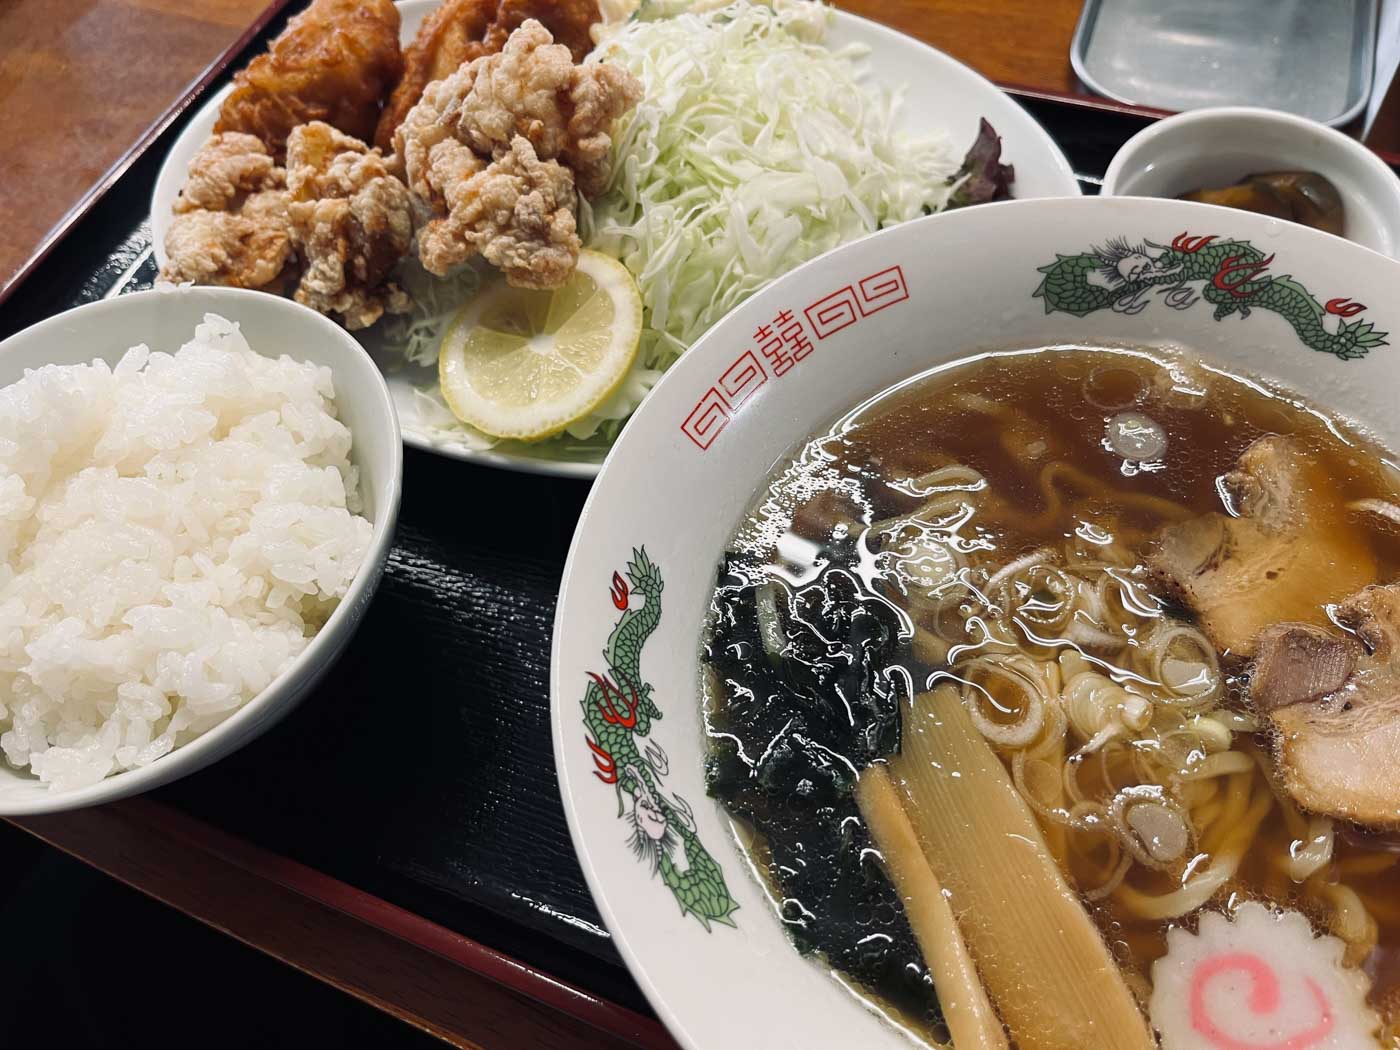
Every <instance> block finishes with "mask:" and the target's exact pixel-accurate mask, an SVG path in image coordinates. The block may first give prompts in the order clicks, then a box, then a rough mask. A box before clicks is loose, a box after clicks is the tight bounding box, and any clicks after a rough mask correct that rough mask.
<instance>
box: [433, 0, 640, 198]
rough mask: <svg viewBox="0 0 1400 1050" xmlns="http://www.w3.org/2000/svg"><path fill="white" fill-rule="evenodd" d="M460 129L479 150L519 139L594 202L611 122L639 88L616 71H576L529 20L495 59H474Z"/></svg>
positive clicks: (603, 181) (605, 67)
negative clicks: (565, 171)
mask: <svg viewBox="0 0 1400 1050" xmlns="http://www.w3.org/2000/svg"><path fill="white" fill-rule="evenodd" d="M471 69H472V71H473V82H472V88H471V91H470V93H469V94H468V95H466V97H465V98H463V100H462V112H461V116H460V117H459V118H458V129H459V132H460V133H462V134H464V135H465V137H466V140H467V141H468V142H469V143H470V144H471V146H472V148H473V149H474V150H476V152H478V153H492V152H494V151H495V150H497V149H500V148H502V147H504V146H506V145H507V144H508V143H509V142H510V141H511V139H512V138H514V137H515V136H516V135H524V136H525V137H526V138H527V139H529V140H530V144H531V145H532V146H534V147H535V152H536V153H538V154H539V155H540V156H541V157H544V158H545V159H546V160H555V159H558V160H560V161H562V162H563V163H564V164H565V165H566V166H568V167H569V168H572V169H573V172H574V179H575V181H576V182H577V184H578V189H579V192H580V193H582V194H583V195H584V196H585V197H595V196H597V195H598V194H599V193H601V192H602V191H603V189H604V188H605V187H606V185H607V181H608V150H609V149H610V147H611V146H612V139H611V138H610V137H609V135H608V131H609V129H610V128H611V127H612V122H613V121H614V120H615V119H617V118H618V117H620V116H622V114H624V113H626V112H627V111H628V110H629V109H631V108H632V107H633V106H635V105H636V104H637V100H638V99H640V98H641V97H642V86H641V84H640V82H638V80H637V78H636V77H634V76H633V75H632V74H631V73H629V72H627V70H625V69H623V68H622V67H621V66H617V65H609V64H607V63H604V62H598V63H594V64H593V65H588V66H576V65H574V62H573V57H572V56H571V55H570V54H569V50H568V49H567V48H565V47H563V46H562V45H559V44H555V43H554V42H553V40H552V39H551V38H550V35H549V30H547V29H545V28H544V26H542V25H540V24H539V23H538V22H527V23H526V24H525V25H523V26H521V27H520V29H518V30H517V31H516V32H515V33H513V34H512V35H511V38H510V40H509V41H508V42H507V43H506V46H505V48H504V49H503V50H502V51H501V53H500V54H499V55H495V56H493V57H491V58H488V59H484V60H482V61H479V62H473V63H472V66H471Z"/></svg>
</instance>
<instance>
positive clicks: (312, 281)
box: [287, 121, 413, 331]
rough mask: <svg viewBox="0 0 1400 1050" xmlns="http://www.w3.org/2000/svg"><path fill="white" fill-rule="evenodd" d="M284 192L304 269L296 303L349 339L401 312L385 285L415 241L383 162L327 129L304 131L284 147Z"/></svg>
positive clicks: (397, 295) (401, 301)
mask: <svg viewBox="0 0 1400 1050" xmlns="http://www.w3.org/2000/svg"><path fill="white" fill-rule="evenodd" d="M287 186H288V189H289V190H290V191H291V204H290V205H289V207H288V211H289V213H290V216H291V225H292V239H293V242H294V244H295V246H296V248H297V250H298V251H299V253H300V255H301V258H302V261H303V263H304V265H305V269H304V270H303V272H302V275H301V282H300V284H298V286H297V289H296V292H295V293H294V297H295V299H296V301H297V302H299V303H301V304H303V305H305V306H309V307H311V308H312V309H313V310H317V311H319V312H321V313H323V314H337V315H339V316H340V317H341V319H342V321H343V323H344V325H345V327H346V328H349V329H351V330H352V331H353V330H354V329H357V328H367V327H369V326H370V325H372V324H374V322H375V321H377V320H379V318H380V316H381V315H383V314H384V312H385V311H386V310H387V311H388V312H390V313H403V312H405V311H407V310H408V309H409V306H410V303H409V299H408V296H407V295H406V294H405V293H404V292H403V290H402V289H400V288H399V287H398V286H397V285H395V284H393V283H392V282H390V281H389V280H388V277H389V274H390V272H391V271H392V270H393V268H394V266H395V265H396V264H397V263H398V261H399V259H401V258H402V257H403V256H404V254H405V253H406V252H407V251H408V249H409V245H410V243H411V242H412V239H413V221H412V215H411V205H410V198H409V193H408V187H406V186H405V185H404V184H403V183H402V182H400V181H399V180H398V179H397V178H395V177H394V175H393V174H392V173H391V172H390V170H389V166H388V162H387V161H386V160H385V158H384V156H383V155H382V154H381V153H380V152H379V151H378V150H377V149H370V148H369V147H368V146H366V145H365V144H364V143H363V142H361V141H360V140H358V139H355V138H351V137H350V136H348V135H344V134H342V133H341V132H339V131H337V130H336V129H335V128H333V127H331V126H330V125H329V124H325V123H321V122H320V121H316V122H313V123H311V124H304V125H302V126H301V127H298V128H296V129H295V130H294V131H293V132H292V134H291V137H290V138H288V140H287Z"/></svg>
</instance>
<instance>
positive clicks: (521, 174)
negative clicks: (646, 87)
mask: <svg viewBox="0 0 1400 1050" xmlns="http://www.w3.org/2000/svg"><path fill="white" fill-rule="evenodd" d="M640 97H641V84H640V83H639V82H638V81H637V79H636V78H635V77H633V76H632V75H631V74H630V73H628V72H627V71H626V70H624V69H622V68H620V67H617V66H612V65H609V64H607V63H593V64H589V65H584V66H576V65H574V63H573V60H572V56H571V55H570V53H569V49H568V48H566V47H564V46H562V45H560V44H555V43H553V42H552V40H551V37H550V34H549V31H548V30H547V29H545V28H544V26H542V25H540V23H539V22H536V21H533V20H531V21H527V22H526V23H525V24H524V25H522V26H521V27H520V28H519V29H517V30H516V31H515V32H514V33H512V34H511V37H510V40H509V41H507V43H506V46H505V48H504V49H503V50H502V51H501V52H500V53H499V54H495V55H488V56H486V57H484V58H479V59H477V60H475V61H474V62H472V63H470V64H469V65H466V66H463V67H462V68H461V69H459V70H457V72H455V73H453V74H452V75H450V76H448V77H445V78H444V79H442V80H438V81H434V82H433V83H432V84H429V85H428V88H427V90H425V91H424V93H423V98H422V100H421V101H420V102H419V103H418V105H417V106H415V107H414V108H413V109H412V110H411V111H410V113H409V115H408V119H407V120H405V121H404V123H403V125H402V126H401V127H400V128H399V130H398V132H397V133H396V134H395V136H394V141H395V145H396V147H397V153H398V156H399V158H400V160H401V161H402V162H403V164H404V169H405V172H406V174H407V179H408V186H409V189H410V191H411V192H412V194H413V196H414V203H415V210H416V211H417V212H418V214H419V217H420V219H421V220H422V222H421V225H420V229H419V234H418V257H419V260H420V261H421V262H422V263H423V267H424V268H425V269H426V270H428V271H429V272H430V273H436V274H439V275H442V274H446V273H447V272H448V271H449V270H451V269H452V268H453V267H454V266H457V265H459V264H461V263H462V262H464V261H465V260H466V259H468V258H470V257H471V256H472V255H473V254H476V253H480V254H481V255H482V256H483V257H485V258H486V260H487V261H488V262H490V263H492V264H493V265H495V266H498V267H499V268H501V269H502V270H504V271H505V275H506V279H507V280H508V281H509V282H510V283H511V284H514V285H518V286H520V287H526V288H557V287H559V286H560V285H561V284H563V283H564V281H565V280H567V279H568V276H569V274H570V273H572V272H573V269H574V266H575V265H576V264H577V262H578V252H579V239H578V234H577V233H576V231H575V214H574V213H575V209H576V208H577V206H578V191H579V190H582V191H583V192H584V193H585V194H586V195H592V194H595V193H597V192H598V191H600V190H601V189H602V188H603V187H604V186H605V185H606V183H607V178H608V153H609V147H610V144H611V140H610V138H609V131H610V128H611V125H612V122H613V121H614V120H615V119H616V118H617V117H619V116H621V115H622V114H623V113H625V112H626V111H627V110H628V109H630V108H631V107H632V106H633V105H635V104H636V102H637V100H638V99H639V98H640ZM575 165H577V169H575ZM576 171H577V178H576Z"/></svg>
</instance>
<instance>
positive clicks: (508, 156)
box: [418, 135, 580, 288]
mask: <svg viewBox="0 0 1400 1050" xmlns="http://www.w3.org/2000/svg"><path fill="white" fill-rule="evenodd" d="M446 193H447V204H448V207H449V209H450V211H449V213H448V215H447V216H446V217H445V218H441V219H434V220H432V221H430V222H429V223H428V224H427V225H426V226H425V227H423V229H422V230H420V231H419V234H418V255H419V259H420V260H421V262H422V263H423V267H424V269H426V270H427V271H428V272H429V273H435V274H438V275H439V276H441V275H443V274H446V273H447V272H448V271H449V270H451V269H452V267H454V266H457V265H459V264H461V263H463V262H465V261H466V260H467V259H468V258H470V257H471V256H472V255H473V254H474V253H478V252H479V253H480V254H481V256H482V257H483V258H484V259H485V260H486V261H487V262H489V263H490V264H491V265H492V266H494V267H496V268H497V269H499V270H501V271H503V272H504V273H505V276H506V280H507V281H509V282H510V283H511V284H513V285H515V286H516V287H519V288H558V287H559V286H560V285H561V284H563V283H564V282H565V281H566V280H568V277H569V274H571V273H573V271H574V267H575V266H576V265H577V264H578V253H579V247H580V244H579V239H578V233H577V232H576V231H575V228H574V201H575V195H574V178H573V175H572V174H571V173H570V171H569V169H568V168H566V167H564V166H563V165H561V164H560V163H559V162H558V161H554V160H540V159H539V157H538V156H537V155H536V154H535V148H534V147H533V146H531V145H530V143H529V140H527V139H525V138H522V137H520V136H518V135H517V136H516V137H515V139H514V140H512V142H511V144H510V148H509V149H508V150H507V151H506V152H504V153H503V154H502V155H501V157H500V159H499V160H496V161H493V162H492V163H491V164H490V165H489V166H487V167H486V168H484V169H481V170H478V171H476V172H475V173H474V174H472V175H470V176H469V177H468V178H466V179H465V180H458V181H451V182H449V184H448V186H447V190H446Z"/></svg>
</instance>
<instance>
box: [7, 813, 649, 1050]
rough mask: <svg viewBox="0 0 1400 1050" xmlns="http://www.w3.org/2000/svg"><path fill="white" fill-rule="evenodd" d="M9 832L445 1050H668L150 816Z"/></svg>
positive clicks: (599, 1007) (558, 994) (261, 860)
mask: <svg viewBox="0 0 1400 1050" xmlns="http://www.w3.org/2000/svg"><path fill="white" fill-rule="evenodd" d="M12 823H14V824H15V825H16V826H18V827H20V828H23V829H24V830H26V831H28V832H30V833H31V834H33V835H36V836H37V837H39V838H41V839H43V840H44V841H45V842H48V843H49V844H50V845H53V846H55V847H57V848H59V849H61V850H63V851H65V852H67V853H69V854H71V855H73V856H74V857H77V858H78V859H79V860H83V861H85V862H87V863H88V864H91V865H92V866H93V867H95V868H98V869H99V870H101V871H104V872H106V873H107V874H109V875H111V876H113V877H114V878H117V879H119V880H121V881H122V882H124V883H126V884H127V885H129V886H132V887H134V888H135V889H138V890H140V891H141V892H143V893H146V894H148V895H150V896H152V897H154V898H156V899H157V900H161V901H164V902H166V903H167V904H170V905H171V906H173V907H175V908H178V909H179V910H180V911H182V912H185V913H186V914H188V915H190V916H193V917H194V918H196V919H199V920H200V921H202V922H205V923H207V924H208V925H210V926H212V927H214V928H215V929H217V930H221V931H223V932H224V933H227V934H229V935H230V936H232V937H236V938H237V939H238V940H240V941H243V942H244V943H246V944H249V945H251V946H253V947H255V948H258V949H260V950H261V951H264V952H266V953H267V954H269V955H271V956H273V957H275V958H278V959H281V960H283V961H284V962H286V963H288V964H289V965H292V966H295V967H296V968H297V969H299V970H302V971H303V972H305V973H309V974H311V975H312V976H314V977H318V978H320V979H321V980H323V981H326V982H327V983H329V984H332V985H335V986H336V987H338V988H340V989H342V990H343V991H346V992H348V993H350V994H351V995H354V996H357V997H358V998H360V999H363V1000H364V1001H366V1002H368V1003H371V1004H373V1005H375V1006H378V1007H379V1008H381V1009H383V1010H386V1011H388V1012H389V1013H392V1014H394V1015H396V1016H398V1017H400V1018H402V1019H403V1020H405V1021H407V1022H408V1023H410V1024H413V1025H415V1026H416V1027H419V1028H422V1029H424V1030H425V1031H428V1032H431V1033H432V1034H434V1035H436V1036H438V1037H439V1038H441V1039H443V1040H444V1041H446V1042H448V1043H451V1044H452V1045H454V1046H459V1047H463V1048H466V1050H517V1048H521V1047H532V1048H537V1050H585V1048H586V1050H627V1048H631V1050H675V1046H676V1044H675V1043H674V1041H672V1039H671V1038H670V1036H669V1035H667V1034H666V1032H665V1029H664V1028H662V1026H661V1025H660V1024H658V1023H657V1022H656V1021H654V1020H652V1019H651V1018H646V1017H642V1016H640V1015H638V1014H635V1013H633V1012H631V1011H629V1010H625V1009H623V1008H621V1007H618V1006H616V1005H614V1004H612V1003H608V1002H605V1001H602V1000H599V999H597V998H595V997H593V996H591V995H589V994H588V993H586V992H583V991H581V990H579V989H577V988H574V987H571V986H570V985H568V984H566V983H564V982H562V981H558V980H555V979H552V978H548V977H546V976H544V975H542V974H540V973H538V972H537V971H534V970H531V969H530V968H528V967H525V966H523V965H521V964H520V963H518V962H516V961H515V960H514V959H511V958H510V957H509V956H506V955H503V954H501V953H499V952H494V951H492V950H491V949H489V948H486V947H485V946H483V945H481V944H478V943H476V942H474V941H472V940H471V939H469V938H467V937H463V936H461V935H460V934H457V933H454V932H452V931H451V930H448V929H446V928H444V927H441V926H437V925H436V924H434V923H431V922H428V921H427V920H425V919H422V918H420V917H418V916H415V915H412V914H410V913H408V912H405V911H403V910H402V909H400V908H396V907H394V906H393V905H391V904H387V903H386V902H384V901H381V900H378V899H377V898H374V897H371V896H370V895H368V894H365V893H361V892H360V891H358V890H356V889H354V888H353V887H351V886H348V885H346V884H345V883H342V882H340V881H338V880H336V879H332V878H329V877H327V876H325V875H323V874H321V873H319V872H315V871H312V870H311V869H309V868H306V867H305V866H303V865H300V864H297V863H295V862H293V861H289V860H286V859H285V858H282V857H277V856H275V855H272V854H269V853H267V852H266V851H265V850H261V849H259V848H258V847H256V846H253V845H251V844H249V843H246V842H243V841H241V840H239V839H237V838H234V837H232V836H229V835H225V834H223V833H221V832H219V831H217V830H215V829H212V828H209V827H208V826H206V825H203V824H200V823H199V822H197V821H193V820H191V819H190V818H188V817H186V816H184V815H182V814H180V813H178V812H177V811H175V810H172V809H170V808H169V807H166V806H162V805H160V804H158V803H154V802H150V801H145V800H141V799H135V800H131V801H127V802H119V803H115V804H112V805H109V806H104V807H100V808H97V809H87V810H80V811H77V812H74V813H65V814H61V815H57V816H50V817H32V818H25V819H17V820H14V821H12Z"/></svg>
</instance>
